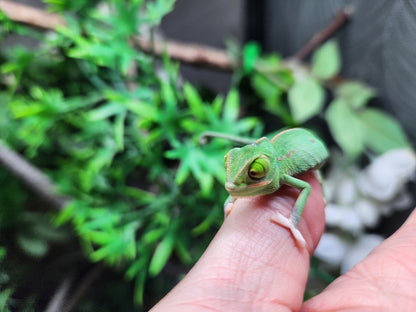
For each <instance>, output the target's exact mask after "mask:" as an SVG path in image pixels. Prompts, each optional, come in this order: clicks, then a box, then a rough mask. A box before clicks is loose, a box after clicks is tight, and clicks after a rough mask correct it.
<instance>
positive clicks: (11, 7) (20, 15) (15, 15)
mask: <svg viewBox="0 0 416 312" xmlns="http://www.w3.org/2000/svg"><path fill="white" fill-rule="evenodd" d="M0 10H2V11H3V12H4V13H5V14H6V15H7V16H8V17H9V18H10V19H11V20H13V21H16V22H20V23H25V24H29V25H32V26H36V27H39V28H43V29H51V30H52V29H55V28H56V27H57V26H60V25H65V21H64V20H63V19H62V18H61V17H60V16H59V15H57V14H52V13H46V12H44V11H42V10H40V9H36V8H33V7H30V6H28V5H24V4H21V3H15V2H12V1H5V0H0Z"/></svg>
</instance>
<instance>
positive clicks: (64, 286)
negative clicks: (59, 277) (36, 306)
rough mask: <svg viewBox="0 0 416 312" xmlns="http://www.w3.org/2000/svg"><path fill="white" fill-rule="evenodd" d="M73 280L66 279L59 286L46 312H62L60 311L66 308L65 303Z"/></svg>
mask: <svg viewBox="0 0 416 312" xmlns="http://www.w3.org/2000/svg"><path fill="white" fill-rule="evenodd" d="M71 280H72V278H70V277H66V278H65V279H64V280H63V281H62V282H61V284H60V285H59V287H58V289H57V290H56V292H55V294H54V295H53V297H52V299H51V301H50V302H49V304H48V306H47V307H46V310H45V312H60V311H62V307H63V306H64V302H65V300H66V297H67V296H68V292H69V288H70V286H71Z"/></svg>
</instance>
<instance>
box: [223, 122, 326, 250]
mask: <svg viewBox="0 0 416 312" xmlns="http://www.w3.org/2000/svg"><path fill="white" fill-rule="evenodd" d="M328 156H329V153H328V150H327V148H326V146H325V144H324V143H323V142H322V141H321V140H320V139H319V138H317V137H316V136H315V135H313V134H312V133H311V132H309V131H308V130H306V129H302V128H295V129H289V130H286V131H283V132H280V133H278V134H277V135H276V136H275V137H273V139H271V140H269V139H268V138H266V137H263V138H261V139H258V140H257V141H255V142H254V143H252V144H249V145H246V146H243V147H241V148H233V149H232V150H230V151H229V152H228V153H227V155H225V157H224V163H225V170H226V183H225V189H226V190H227V192H228V193H229V194H230V196H229V197H228V199H227V200H226V202H225V204H224V211H225V215H226V216H227V215H229V214H230V213H231V210H232V208H233V204H234V201H235V199H236V198H238V197H245V196H256V195H265V194H270V193H273V192H275V191H276V190H277V189H279V188H280V186H281V185H282V184H287V185H290V186H293V187H296V188H298V189H300V190H301V192H300V194H299V197H298V198H297V200H296V202H295V206H294V208H293V211H292V213H291V215H290V217H289V218H287V217H284V216H283V215H281V214H280V213H278V212H276V213H275V214H274V215H272V216H271V221H272V222H274V223H277V224H279V225H281V226H284V227H286V228H288V229H289V230H290V231H291V233H292V235H293V237H294V238H295V241H296V242H297V244H298V245H299V246H301V247H304V246H305V240H304V238H303V236H302V234H301V233H300V231H299V230H298V228H297V225H298V223H299V219H300V216H301V214H302V211H303V208H304V207H305V204H306V200H307V199H308V196H309V193H310V190H311V186H310V185H309V183H307V182H305V181H303V180H300V179H297V178H296V176H297V175H299V174H301V173H304V172H306V171H308V170H312V169H319V168H320V167H321V166H322V165H323V164H324V163H325V160H326V159H327V158H328Z"/></svg>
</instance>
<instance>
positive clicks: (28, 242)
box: [17, 234, 49, 258]
mask: <svg viewBox="0 0 416 312" xmlns="http://www.w3.org/2000/svg"><path fill="white" fill-rule="evenodd" d="M17 243H18V245H19V247H20V248H21V249H22V250H23V251H24V252H25V253H27V254H28V255H30V256H32V257H35V258H41V257H43V256H44V255H45V254H46V253H47V252H48V250H49V245H48V242H47V241H46V240H45V239H40V238H37V237H33V236H29V235H23V234H22V235H18V236H17Z"/></svg>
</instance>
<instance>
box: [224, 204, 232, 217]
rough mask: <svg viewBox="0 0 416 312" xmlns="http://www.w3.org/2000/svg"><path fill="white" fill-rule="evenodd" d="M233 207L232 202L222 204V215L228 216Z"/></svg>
mask: <svg viewBox="0 0 416 312" xmlns="http://www.w3.org/2000/svg"><path fill="white" fill-rule="evenodd" d="M233 208H234V204H233V203H228V204H226V205H225V206H224V217H225V218H226V217H228V216H229V215H230V213H231V211H232V210H233Z"/></svg>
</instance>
